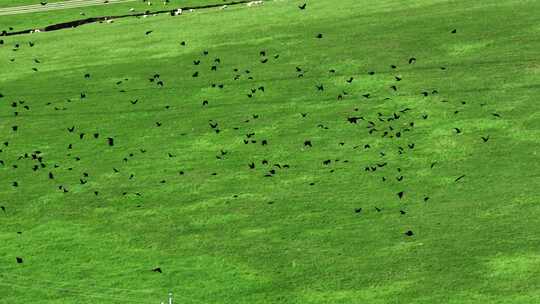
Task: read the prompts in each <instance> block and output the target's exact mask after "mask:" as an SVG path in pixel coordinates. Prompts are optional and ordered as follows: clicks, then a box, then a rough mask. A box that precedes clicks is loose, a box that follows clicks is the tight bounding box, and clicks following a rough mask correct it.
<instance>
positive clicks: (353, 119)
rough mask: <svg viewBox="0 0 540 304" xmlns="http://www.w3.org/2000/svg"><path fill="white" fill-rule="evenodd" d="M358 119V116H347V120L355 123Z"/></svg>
mask: <svg viewBox="0 0 540 304" xmlns="http://www.w3.org/2000/svg"><path fill="white" fill-rule="evenodd" d="M358 119H360V117H349V118H347V121H348V122H350V123H354V124H355V123H357V122H358Z"/></svg>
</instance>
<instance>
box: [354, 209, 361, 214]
mask: <svg viewBox="0 0 540 304" xmlns="http://www.w3.org/2000/svg"><path fill="white" fill-rule="evenodd" d="M354 212H355V213H360V212H362V208H355V209H354Z"/></svg>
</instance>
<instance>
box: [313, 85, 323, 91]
mask: <svg viewBox="0 0 540 304" xmlns="http://www.w3.org/2000/svg"><path fill="white" fill-rule="evenodd" d="M315 87H316V88H317V90H318V91H324V86H323V85H322V84H320V85H315Z"/></svg>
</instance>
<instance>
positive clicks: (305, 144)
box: [304, 140, 312, 147]
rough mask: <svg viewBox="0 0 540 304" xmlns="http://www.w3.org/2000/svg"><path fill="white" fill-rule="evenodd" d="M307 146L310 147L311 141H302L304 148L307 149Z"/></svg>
mask: <svg viewBox="0 0 540 304" xmlns="http://www.w3.org/2000/svg"><path fill="white" fill-rule="evenodd" d="M307 146H309V147H312V145H311V140H306V141H304V147H307Z"/></svg>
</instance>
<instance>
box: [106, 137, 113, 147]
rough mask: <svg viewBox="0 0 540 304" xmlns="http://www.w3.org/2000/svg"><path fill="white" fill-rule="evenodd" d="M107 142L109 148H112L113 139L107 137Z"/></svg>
mask: <svg viewBox="0 0 540 304" xmlns="http://www.w3.org/2000/svg"><path fill="white" fill-rule="evenodd" d="M107 142H108V143H109V146H114V139H113V138H111V137H109V138H107Z"/></svg>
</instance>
